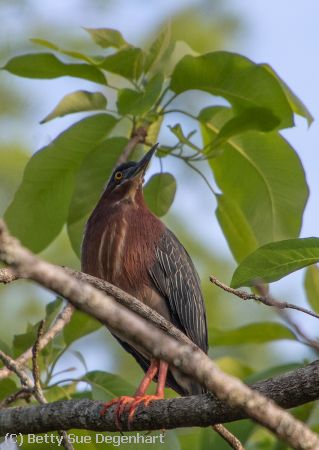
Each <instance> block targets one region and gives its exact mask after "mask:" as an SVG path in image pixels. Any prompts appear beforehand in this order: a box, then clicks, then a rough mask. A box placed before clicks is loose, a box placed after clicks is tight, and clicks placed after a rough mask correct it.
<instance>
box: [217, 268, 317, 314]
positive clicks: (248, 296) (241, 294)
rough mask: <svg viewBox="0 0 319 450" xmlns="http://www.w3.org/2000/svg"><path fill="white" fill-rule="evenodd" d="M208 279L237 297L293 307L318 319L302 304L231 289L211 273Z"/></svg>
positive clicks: (276, 305) (281, 306)
mask: <svg viewBox="0 0 319 450" xmlns="http://www.w3.org/2000/svg"><path fill="white" fill-rule="evenodd" d="M209 279H210V281H211V282H212V283H213V284H215V285H216V286H218V287H220V288H221V289H223V290H224V291H226V292H229V293H230V294H234V295H236V297H239V298H241V299H242V300H256V301H257V302H260V303H263V304H264V305H266V306H274V307H275V308H278V309H295V310H296V311H300V312H303V313H305V314H308V315H309V316H312V317H315V318H316V319H319V315H318V314H316V313H315V312H313V311H311V310H310V309H307V308H303V307H302V306H297V305H294V304H293V303H288V302H280V301H278V300H276V299H274V298H273V297H271V296H269V295H265V296H262V295H256V294H250V293H248V292H246V291H242V290H241V289H233V288H231V287H230V286H227V284H224V283H222V282H221V281H219V280H218V279H217V278H216V277H215V276H214V275H211V276H210V277H209Z"/></svg>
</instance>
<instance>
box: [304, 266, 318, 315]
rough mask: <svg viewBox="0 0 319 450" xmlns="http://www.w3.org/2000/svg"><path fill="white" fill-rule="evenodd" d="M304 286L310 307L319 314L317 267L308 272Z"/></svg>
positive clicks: (309, 268)
mask: <svg viewBox="0 0 319 450" xmlns="http://www.w3.org/2000/svg"><path fill="white" fill-rule="evenodd" d="M304 285H305V290H306V295H307V300H308V303H309V305H310V306H311V307H312V309H313V310H314V311H315V312H316V313H318V314H319V268H318V267H317V266H316V265H313V266H310V267H308V269H307V270H306V274H305V281H304Z"/></svg>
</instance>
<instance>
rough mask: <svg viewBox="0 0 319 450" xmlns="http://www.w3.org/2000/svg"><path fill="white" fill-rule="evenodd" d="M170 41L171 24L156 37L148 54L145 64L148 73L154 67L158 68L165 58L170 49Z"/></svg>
mask: <svg viewBox="0 0 319 450" xmlns="http://www.w3.org/2000/svg"><path fill="white" fill-rule="evenodd" d="M170 39H171V26H170V24H167V25H166V26H165V27H164V28H163V29H162V30H161V31H160V33H159V34H158V35H157V36H156V38H155V39H154V41H153V42H152V44H151V46H150V47H149V49H148V51H147V52H146V55H145V64H144V69H145V72H148V71H149V70H150V69H151V68H152V67H154V66H156V65H157V63H158V62H159V61H160V60H161V59H162V58H163V56H164V54H165V52H166V51H167V49H168V47H169V44H170Z"/></svg>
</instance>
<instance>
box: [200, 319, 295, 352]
mask: <svg viewBox="0 0 319 450" xmlns="http://www.w3.org/2000/svg"><path fill="white" fill-rule="evenodd" d="M208 335H209V342H210V345H212V346H214V345H215V346H216V345H240V344H262V343H264V342H270V341H278V340H282V339H290V340H295V339H296V338H295V336H294V335H293V333H292V332H291V331H290V330H289V329H288V328H287V327H285V326H284V325H282V324H280V323H277V322H256V323H251V324H248V325H244V326H242V327H239V328H236V329H233V330H217V329H216V328H213V327H209V333H208Z"/></svg>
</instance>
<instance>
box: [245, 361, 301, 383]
mask: <svg viewBox="0 0 319 450" xmlns="http://www.w3.org/2000/svg"><path fill="white" fill-rule="evenodd" d="M302 366H303V364H301V363H289V364H282V365H280V366H275V367H270V368H267V369H265V370H262V371H260V372H256V373H253V374H251V375H249V376H248V377H247V378H246V379H245V383H246V384H253V383H257V381H261V380H267V379H268V378H273V377H276V376H278V375H281V374H282V373H287V372H290V371H292V370H296V369H299V368H300V367H302Z"/></svg>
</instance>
